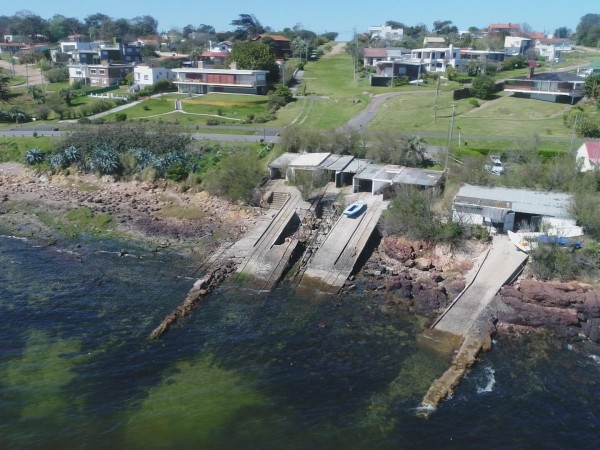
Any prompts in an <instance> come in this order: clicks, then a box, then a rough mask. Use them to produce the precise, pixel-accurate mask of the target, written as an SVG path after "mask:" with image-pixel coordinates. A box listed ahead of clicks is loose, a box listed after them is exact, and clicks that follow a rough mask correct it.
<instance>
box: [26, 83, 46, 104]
mask: <svg viewBox="0 0 600 450" xmlns="http://www.w3.org/2000/svg"><path fill="white" fill-rule="evenodd" d="M27 93H28V94H29V95H31V100H32V101H33V103H35V104H37V105H41V104H43V103H44V102H45V101H46V94H45V93H44V91H43V90H42V88H40V87H39V86H29V88H27Z"/></svg>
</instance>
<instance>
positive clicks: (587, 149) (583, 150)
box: [577, 141, 600, 172]
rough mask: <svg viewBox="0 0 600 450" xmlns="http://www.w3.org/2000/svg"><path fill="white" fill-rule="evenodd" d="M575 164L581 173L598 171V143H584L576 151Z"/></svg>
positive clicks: (599, 159)
mask: <svg viewBox="0 0 600 450" xmlns="http://www.w3.org/2000/svg"><path fill="white" fill-rule="evenodd" d="M577 163H578V164H581V169H579V170H580V171H581V172H589V171H590V170H598V169H600V141H585V142H584V143H583V144H581V147H579V148H578V149H577Z"/></svg>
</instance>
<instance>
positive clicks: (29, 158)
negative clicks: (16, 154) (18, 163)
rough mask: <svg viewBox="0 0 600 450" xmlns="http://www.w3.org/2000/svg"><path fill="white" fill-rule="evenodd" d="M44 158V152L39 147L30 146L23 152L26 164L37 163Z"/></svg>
mask: <svg viewBox="0 0 600 450" xmlns="http://www.w3.org/2000/svg"><path fill="white" fill-rule="evenodd" d="M44 159H46V153H44V152H43V151H41V150H40V149H39V148H30V149H29V150H27V152H25V162H27V164H31V165H33V164H39V163H41V162H43V161H44Z"/></svg>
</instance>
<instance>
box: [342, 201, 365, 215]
mask: <svg viewBox="0 0 600 450" xmlns="http://www.w3.org/2000/svg"><path fill="white" fill-rule="evenodd" d="M365 209H367V205H366V204H365V203H360V202H354V203H352V204H350V205H348V207H347V208H346V209H345V210H344V212H343V213H342V214H344V215H345V216H346V217H358V216H360V214H361V213H362V212H363V211H364V210H365Z"/></svg>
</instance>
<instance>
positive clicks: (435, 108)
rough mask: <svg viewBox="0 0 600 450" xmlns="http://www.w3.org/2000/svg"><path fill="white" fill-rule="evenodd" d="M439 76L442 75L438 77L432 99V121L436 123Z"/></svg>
mask: <svg viewBox="0 0 600 450" xmlns="http://www.w3.org/2000/svg"><path fill="white" fill-rule="evenodd" d="M419 67H420V66H419ZM441 78H442V77H438V79H437V87H436V88H435V100H434V101H433V123H437V109H438V97H439V95H440V80H441Z"/></svg>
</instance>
